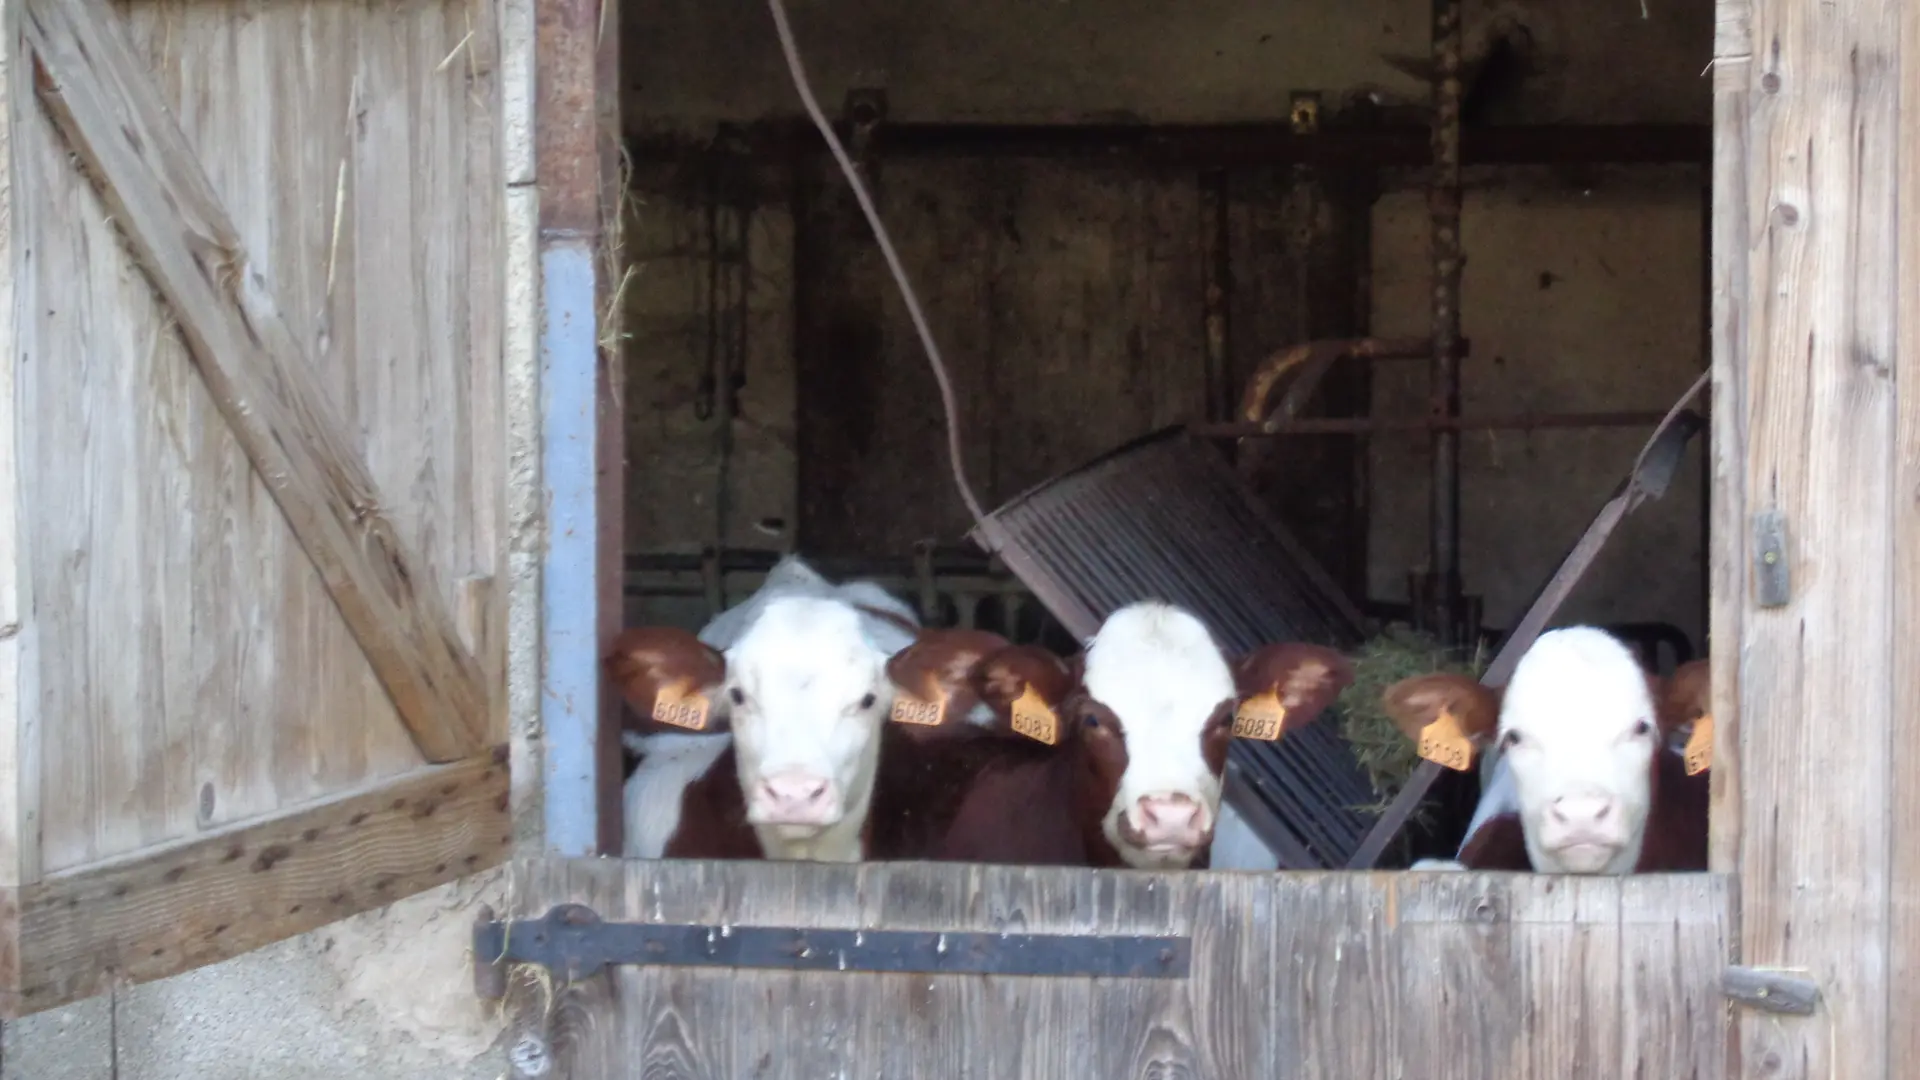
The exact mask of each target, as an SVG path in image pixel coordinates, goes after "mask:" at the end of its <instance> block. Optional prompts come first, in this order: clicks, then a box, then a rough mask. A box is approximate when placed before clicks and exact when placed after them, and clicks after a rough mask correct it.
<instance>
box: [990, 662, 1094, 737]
mask: <svg viewBox="0 0 1920 1080" xmlns="http://www.w3.org/2000/svg"><path fill="white" fill-rule="evenodd" d="M1079 684H1080V680H1079V678H1078V677H1077V676H1076V675H1075V668H1074V666H1073V665H1071V664H1069V663H1068V662H1066V661H1064V660H1062V659H1060V658H1059V657H1058V656H1055V655H1054V654H1053V653H1052V652H1051V651H1049V650H1047V649H1044V648H1041V647H1040V646H1038V645H1009V646H1007V647H1006V648H1004V649H1001V650H1000V651H998V652H996V653H994V654H993V655H991V656H989V657H987V658H986V659H985V660H983V661H982V662H981V663H980V665H979V666H978V667H977V668H975V669H974V672H973V687H974V693H975V695H976V696H977V698H978V700H979V701H981V702H983V703H985V705H986V706H987V708H988V709H990V710H991V711H992V712H993V716H994V720H995V725H994V726H995V729H996V730H998V731H1001V732H1010V733H1012V734H1015V735H1019V736H1022V737H1024V738H1028V739H1032V740H1033V741H1035V742H1038V743H1043V744H1045V745H1047V746H1058V745H1060V744H1061V743H1062V742H1063V741H1065V738H1066V736H1067V735H1068V734H1069V733H1071V732H1072V731H1073V730H1074V729H1073V728H1072V727H1070V726H1069V725H1067V723H1066V716H1065V709H1066V701H1067V698H1069V697H1070V696H1072V694H1073V691H1074V688H1075V687H1077V686H1078V685H1079Z"/></svg>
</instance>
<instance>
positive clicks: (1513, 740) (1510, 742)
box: [1500, 731, 1520, 750]
mask: <svg viewBox="0 0 1920 1080" xmlns="http://www.w3.org/2000/svg"><path fill="white" fill-rule="evenodd" d="M1519 745H1520V733H1519V732H1517V731H1509V732H1507V733H1506V734H1505V735H1502V736H1500V748H1501V749H1503V750H1511V749H1513V748H1514V747H1516V746H1519Z"/></svg>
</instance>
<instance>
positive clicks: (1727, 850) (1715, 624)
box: [1707, 0, 1753, 873]
mask: <svg viewBox="0 0 1920 1080" xmlns="http://www.w3.org/2000/svg"><path fill="white" fill-rule="evenodd" d="M1750 21H1751V12H1750V9H1749V0H1720V3H1719V10H1718V18H1717V20H1716V22H1717V27H1718V32H1717V33H1716V34H1715V37H1714V61H1713V78H1714V97H1713V114H1714V126H1713V206H1712V213H1713V224H1712V230H1713V240H1712V245H1713V254H1712V260H1711V261H1712V263H1713V265H1712V268H1711V271H1710V272H1711V274H1712V281H1713V299H1712V302H1711V309H1712V310H1711V318H1710V320H1709V321H1710V322H1711V324H1712V331H1711V332H1712V335H1713V346H1712V356H1713V360H1712V363H1713V406H1714V407H1713V412H1712V417H1711V419H1712V423H1713V437H1712V440H1711V442H1710V444H1709V445H1708V448H1707V449H1708V453H1709V455H1710V457H1711V460H1712V470H1713V472H1712V477H1713V482H1712V484H1711V486H1710V488H1709V491H1708V501H1709V503H1710V508H1709V511H1708V512H1709V514H1710V515H1711V528H1710V529H1709V530H1708V533H1707V541H1708V546H1709V547H1710V548H1711V552H1712V553H1711V555H1710V556H1709V565H1708V571H1707V581H1708V585H1707V588H1708V615H1707V654H1708V663H1709V665H1710V666H1711V668H1712V671H1713V678H1712V683H1713V723H1714V732H1715V739H1714V746H1713V771H1712V774H1711V782H1712V791H1713V795H1712V810H1711V813H1710V814H1709V817H1708V821H1709V825H1708V833H1709V837H1708V865H1709V866H1710V867H1711V868H1712V869H1713V870H1715V871H1717V872H1720V873H1733V872H1734V871H1736V870H1737V869H1738V868H1739V854H1740V816H1741V807H1740V693H1739V688H1740V655H1741V641H1742V634H1743V633H1744V627H1743V624H1742V621H1741V616H1742V613H1743V612H1744V611H1745V610H1746V603H1747V576H1748V575H1747V571H1748V567H1747V563H1746V553H1747V551H1748V547H1749V545H1748V543H1747V540H1748V528H1747V511H1746V506H1747V499H1746V486H1747V472H1746V468H1747V467H1746V460H1747V459H1746V441H1747V407H1746V401H1747V391H1746V386H1747V330H1748V327H1747V320H1746V311H1747V261H1748V254H1747V252H1748V248H1749V247H1751V246H1752V239H1751V234H1750V233H1749V232H1748V227H1749V226H1748V223H1747V184H1748V170H1749V169H1750V168H1751V163H1750V159H1749V157H1748V154H1747V122H1748V89H1747V88H1748V80H1749V79H1751V77H1752V75H1751V67H1752V59H1753V42H1752V39H1751V37H1750V36H1749V35H1750V31H1751V27H1750V25H1749V24H1750Z"/></svg>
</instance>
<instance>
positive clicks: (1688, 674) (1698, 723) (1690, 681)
mask: <svg viewBox="0 0 1920 1080" xmlns="http://www.w3.org/2000/svg"><path fill="white" fill-rule="evenodd" d="M1655 711H1656V712H1657V713H1658V714H1659V720H1658V723H1659V725H1660V735H1661V737H1662V738H1666V737H1668V736H1671V735H1672V734H1673V733H1674V732H1676V731H1678V730H1680V729H1681V728H1684V727H1687V726H1689V725H1691V726H1692V730H1691V731H1689V732H1688V734H1687V744H1686V746H1685V747H1684V748H1683V749H1682V751H1681V757H1682V758H1683V759H1684V760H1685V762H1686V769H1687V775H1688V776H1696V775H1698V774H1700V773H1703V772H1705V771H1707V769H1709V768H1710V767H1712V765H1713V740H1714V728H1713V670H1712V667H1711V666H1710V665H1709V664H1708V663H1707V661H1706V660H1689V661H1687V662H1686V663H1684V664H1681V665H1680V666H1679V667H1678V668H1675V669H1674V672H1673V674H1672V675H1670V676H1668V678H1667V680H1666V686H1665V687H1663V688H1662V689H1661V692H1660V696H1659V700H1658V702H1657V704H1656V707H1655Z"/></svg>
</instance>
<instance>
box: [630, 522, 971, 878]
mask: <svg viewBox="0 0 1920 1080" xmlns="http://www.w3.org/2000/svg"><path fill="white" fill-rule="evenodd" d="M921 633H922V631H921V630H920V629H919V627H918V626H917V625H916V623H915V622H914V620H913V618H912V616H911V611H910V609H906V608H905V607H904V605H901V604H900V603H899V601H897V600H894V599H892V598H891V597H887V596H886V595H885V594H884V593H882V592H881V591H880V590H879V589H878V587H877V586H873V585H871V583H866V582H854V583H851V584H849V585H846V586H833V585H830V584H828V583H826V582H825V581H824V579H821V578H820V577H819V576H818V575H817V574H814V573H813V572H812V571H811V569H809V568H807V567H806V566H805V565H804V564H802V563H799V562H798V560H793V559H789V560H787V561H785V562H783V563H782V564H781V566H780V567H776V572H775V574H773V575H769V580H768V584H767V585H766V586H763V588H762V589H761V590H760V592H759V593H757V594H755V596H753V597H752V598H750V599H749V600H748V601H747V602H746V603H744V604H742V605H740V606H739V607H737V608H734V609H731V610H729V611H727V612H725V613H723V614H722V615H721V616H720V617H718V618H716V619H715V620H714V621H713V622H712V623H710V624H709V627H708V632H706V633H703V635H702V637H705V638H707V639H708V640H707V641H700V640H696V639H695V637H694V635H691V634H688V633H686V632H685V631H683V630H676V629H672V628H665V627H650V628H643V629H636V630H629V631H627V632H626V633H625V634H623V635H622V636H621V637H620V638H619V639H618V641H617V642H616V644H615V647H614V648H613V650H612V651H611V652H610V653H609V655H608V657H607V659H606V672H607V676H608V678H610V679H611V680H613V681H614V682H615V683H616V684H617V685H619V686H620V687H621V689H622V692H623V694H624V695H625V697H626V699H627V702H628V704H629V706H630V707H631V708H632V709H633V710H634V712H635V713H636V714H638V716H637V718H636V721H637V722H636V723H635V724H634V727H636V728H637V729H639V732H638V733H639V734H640V739H639V747H638V748H639V749H641V750H642V751H643V752H644V753H645V755H646V756H645V758H644V759H643V761H642V762H641V765H640V767H639V769H638V770H636V771H635V773H634V774H633V776H632V777H631V778H629V780H628V781H627V788H626V793H625V795H626V798H625V803H626V827H627V842H626V844H625V850H626V852H627V853H628V854H629V855H632V856H637V857H642V858H657V857H662V856H666V857H706V858H750V857H754V856H755V855H756V854H758V855H764V856H765V857H768V858H775V859H807V860H819V861H858V860H860V859H862V858H864V857H865V852H866V845H867V838H868V823H869V811H870V808H871V804H872V798H873V790H874V783H875V778H876V775H877V770H878V763H879V759H880V756H881V752H882V742H883V739H882V728H883V725H884V724H885V721H886V717H887V716H888V714H889V711H890V710H891V708H892V706H893V701H894V692H895V688H894V685H893V683H892V682H891V681H890V679H889V677H888V675H887V670H886V665H887V661H888V659H889V658H890V657H891V656H893V655H894V654H895V653H897V652H898V651H899V650H900V649H902V648H904V647H905V646H906V645H908V644H909V643H911V642H913V641H914V640H916V638H917V637H919V636H920V635H921ZM980 636H981V635H971V636H970V635H969V633H968V632H960V631H943V632H940V633H939V634H938V635H937V637H938V640H939V641H940V642H941V643H942V644H940V645H938V646H933V645H930V646H929V648H944V649H953V648H958V647H963V646H977V645H978V644H979V643H977V642H974V641H973V640H972V638H973V637H980ZM985 637H986V638H988V639H990V640H989V641H988V642H987V646H988V647H993V646H998V645H1004V644H1005V643H1004V642H1003V641H1001V640H1000V639H998V638H996V637H993V636H992V635H985ZM720 642H726V647H725V651H724V653H722V652H721V651H720V650H719V649H717V648H715V647H714V644H713V643H720ZM691 732H698V733H699V734H692V733H691Z"/></svg>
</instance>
